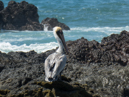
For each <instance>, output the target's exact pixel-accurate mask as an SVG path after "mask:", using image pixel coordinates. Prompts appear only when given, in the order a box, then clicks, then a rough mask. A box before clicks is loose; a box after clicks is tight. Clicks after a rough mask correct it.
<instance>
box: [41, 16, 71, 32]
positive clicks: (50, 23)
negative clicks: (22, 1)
mask: <svg viewBox="0 0 129 97" xmlns="http://www.w3.org/2000/svg"><path fill="white" fill-rule="evenodd" d="M41 24H42V25H44V26H45V27H47V30H53V28H54V27H55V26H59V27H61V28H62V29H63V30H70V28H69V27H68V26H67V25H65V24H64V23H60V22H59V21H58V20H57V19H56V18H46V19H44V20H43V21H42V22H41Z"/></svg>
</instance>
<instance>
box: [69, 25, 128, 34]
mask: <svg viewBox="0 0 129 97" xmlns="http://www.w3.org/2000/svg"><path fill="white" fill-rule="evenodd" d="M71 30H72V31H83V32H91V31H92V32H102V33H106V34H107V35H110V34H112V33H120V32H121V31H123V30H127V31H129V26H125V27H75V28H71Z"/></svg>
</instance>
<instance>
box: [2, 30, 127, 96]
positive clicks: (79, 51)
mask: <svg viewBox="0 0 129 97" xmlns="http://www.w3.org/2000/svg"><path fill="white" fill-rule="evenodd" d="M128 43H129V32H127V31H122V32H121V33H120V34H112V35H110V36H108V37H105V38H103V39H102V41H101V43H98V42H97V41H88V40H87V39H84V38H81V39H78V40H76V41H68V42H67V46H68V50H69V55H67V59H68V61H67V63H66V66H65V68H64V71H63V73H62V75H64V76H62V80H63V81H62V82H60V81H59V82H53V83H48V82H44V78H45V72H44V61H45V59H46V57H47V56H48V55H49V54H51V53H52V52H54V51H55V49H53V50H50V51H47V52H44V53H40V54H37V53H36V52H35V51H30V52H9V53H8V54H5V53H2V52H0V94H1V95H2V96H3V97H4V96H5V97H26V96H30V97H45V96H46V97H55V95H56V96H60V97H63V96H62V95H65V97H85V96H84V95H88V96H87V97H99V96H102V97H128V96H129V85H128V84H129V73H128V72H129V64H128V59H129V57H128ZM71 95H72V96H71Z"/></svg>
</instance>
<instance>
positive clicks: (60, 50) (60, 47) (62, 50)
mask: <svg viewBox="0 0 129 97" xmlns="http://www.w3.org/2000/svg"><path fill="white" fill-rule="evenodd" d="M57 42H58V44H59V48H58V49H57V50H56V52H58V53H62V54H63V53H64V46H63V43H62V41H61V40H60V39H59V38H57Z"/></svg>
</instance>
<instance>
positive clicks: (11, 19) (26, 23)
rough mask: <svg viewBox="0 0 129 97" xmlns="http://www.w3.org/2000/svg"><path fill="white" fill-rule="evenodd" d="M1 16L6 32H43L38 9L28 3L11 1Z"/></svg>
mask: <svg viewBox="0 0 129 97" xmlns="http://www.w3.org/2000/svg"><path fill="white" fill-rule="evenodd" d="M0 14H2V20H3V26H2V27H3V29H5V30H43V26H42V25H41V24H40V23H39V21H38V19H39V16H38V14H37V7H36V6H34V5H32V4H28V3H27V2H26V1H22V2H21V3H17V2H15V1H10V2H9V3H8V6H7V7H6V8H5V9H4V10H2V11H1V12H0Z"/></svg>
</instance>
